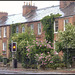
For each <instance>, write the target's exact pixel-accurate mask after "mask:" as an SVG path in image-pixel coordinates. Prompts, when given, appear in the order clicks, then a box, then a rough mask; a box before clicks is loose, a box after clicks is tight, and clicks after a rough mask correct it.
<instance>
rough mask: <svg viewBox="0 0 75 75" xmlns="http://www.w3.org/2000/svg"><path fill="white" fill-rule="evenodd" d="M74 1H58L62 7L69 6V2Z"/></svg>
mask: <svg viewBox="0 0 75 75" xmlns="http://www.w3.org/2000/svg"><path fill="white" fill-rule="evenodd" d="M74 2H75V1H60V8H61V9H64V8H66V7H67V6H69V5H70V4H71V3H74Z"/></svg>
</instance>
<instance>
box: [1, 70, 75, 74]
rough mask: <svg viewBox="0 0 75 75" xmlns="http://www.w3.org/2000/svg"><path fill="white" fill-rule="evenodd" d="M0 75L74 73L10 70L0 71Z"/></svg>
mask: <svg viewBox="0 0 75 75" xmlns="http://www.w3.org/2000/svg"><path fill="white" fill-rule="evenodd" d="M0 74H26V75H27V74H32V75H33V74H34V75H36V74H37V75H38V74H50V75H51V74H62V75H66V74H68V75H73V74H74V75H75V73H59V72H45V71H44V72H33V71H10V70H0Z"/></svg>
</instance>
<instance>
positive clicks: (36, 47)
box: [9, 14, 75, 69]
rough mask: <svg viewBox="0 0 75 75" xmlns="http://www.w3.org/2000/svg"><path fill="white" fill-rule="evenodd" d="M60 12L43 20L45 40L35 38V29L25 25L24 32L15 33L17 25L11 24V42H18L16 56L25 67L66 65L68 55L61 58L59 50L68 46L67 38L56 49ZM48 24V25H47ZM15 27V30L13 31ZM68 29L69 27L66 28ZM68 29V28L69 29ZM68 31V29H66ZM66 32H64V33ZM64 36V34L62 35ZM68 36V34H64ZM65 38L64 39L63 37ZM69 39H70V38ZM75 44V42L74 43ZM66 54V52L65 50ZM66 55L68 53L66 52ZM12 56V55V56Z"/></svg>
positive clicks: (54, 67) (58, 66) (53, 67)
mask: <svg viewBox="0 0 75 75" xmlns="http://www.w3.org/2000/svg"><path fill="white" fill-rule="evenodd" d="M59 16H60V15H59V14H56V15H53V14H51V16H46V17H44V18H43V19H42V20H41V22H42V23H43V25H44V26H43V30H44V31H45V36H46V37H45V39H44V40H43V41H39V39H38V38H35V35H34V34H32V33H33V31H32V30H31V29H30V28H29V27H27V25H22V26H25V32H24V33H18V34H17V33H15V30H16V29H15V28H16V26H18V24H17V25H11V28H12V29H11V30H12V31H11V32H12V34H11V37H10V40H9V43H10V42H11V40H13V42H17V52H16V58H17V60H18V62H20V63H21V64H22V66H23V67H24V68H33V69H39V68H43V69H45V68H51V69H56V68H63V67H66V63H65V62H66V60H67V59H66V56H65V57H64V58H63V59H62V60H61V58H60V57H59V56H58V54H57V52H56V51H58V52H60V51H61V50H63V48H64V46H66V43H65V42H66V40H65V41H62V42H61V41H60V39H59V41H58V43H57V47H56V51H55V50H54V48H53V46H54V43H53V41H54V26H53V24H54V18H56V17H59ZM45 25H46V26H45ZM13 29H14V31H13ZM66 29H67V28H66ZM67 30H68V29H67ZM64 32H65V33H67V32H66V31H64ZM64 32H62V33H63V34H64ZM61 37H62V35H61ZM63 37H65V38H66V36H63ZM72 37H73V39H75V37H74V36H72ZM62 40H63V39H62ZM68 41H70V40H69V39H68ZM72 43H73V40H72ZM73 46H75V44H73ZM63 52H64V54H65V52H66V50H65V51H63ZM65 55H66V54H65ZM10 58H11V56H10Z"/></svg>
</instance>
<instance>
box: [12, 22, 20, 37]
mask: <svg viewBox="0 0 75 75" xmlns="http://www.w3.org/2000/svg"><path fill="white" fill-rule="evenodd" d="M19 25H20V23H16V24H12V25H11V36H12V35H13V34H14V33H16V27H17V26H19Z"/></svg>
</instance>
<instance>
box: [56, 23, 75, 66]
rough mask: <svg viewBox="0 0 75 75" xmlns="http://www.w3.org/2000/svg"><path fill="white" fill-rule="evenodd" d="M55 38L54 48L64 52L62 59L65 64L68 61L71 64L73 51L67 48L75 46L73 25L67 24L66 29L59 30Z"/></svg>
mask: <svg viewBox="0 0 75 75" xmlns="http://www.w3.org/2000/svg"><path fill="white" fill-rule="evenodd" d="M57 38H58V42H57V43H56V49H57V51H58V52H60V51H61V50H62V51H63V52H64V58H63V59H64V60H63V61H64V62H65V65H67V64H68V63H70V64H72V56H73V55H72V54H73V53H72V52H70V50H68V49H69V48H75V26H74V25H72V24H67V25H66V30H65V31H59V32H58V35H57ZM65 48H66V49H65ZM67 67H68V66H67Z"/></svg>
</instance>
